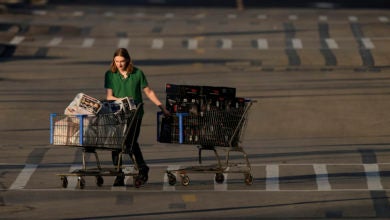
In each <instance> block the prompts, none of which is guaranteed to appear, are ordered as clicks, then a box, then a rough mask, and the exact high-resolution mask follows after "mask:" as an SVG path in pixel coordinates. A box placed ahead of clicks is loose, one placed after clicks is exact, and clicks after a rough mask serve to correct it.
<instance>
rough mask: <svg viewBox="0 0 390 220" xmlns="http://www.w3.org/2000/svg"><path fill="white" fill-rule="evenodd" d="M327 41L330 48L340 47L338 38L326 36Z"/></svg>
mask: <svg viewBox="0 0 390 220" xmlns="http://www.w3.org/2000/svg"><path fill="white" fill-rule="evenodd" d="M325 42H326V44H327V46H328V48H329V49H339V45H338V44H337V42H336V40H335V39H333V38H326V39H325Z"/></svg>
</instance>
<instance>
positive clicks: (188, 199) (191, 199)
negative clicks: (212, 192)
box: [181, 194, 196, 202]
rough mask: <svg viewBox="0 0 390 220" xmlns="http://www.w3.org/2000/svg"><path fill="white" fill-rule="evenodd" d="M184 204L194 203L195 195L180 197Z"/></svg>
mask: <svg viewBox="0 0 390 220" xmlns="http://www.w3.org/2000/svg"><path fill="white" fill-rule="evenodd" d="M181 198H182V199H183V201H184V202H196V195H195V194H184V195H182V196H181Z"/></svg>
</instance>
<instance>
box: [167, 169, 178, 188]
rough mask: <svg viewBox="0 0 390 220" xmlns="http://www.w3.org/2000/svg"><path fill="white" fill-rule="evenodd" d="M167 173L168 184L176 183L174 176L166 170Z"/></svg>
mask: <svg viewBox="0 0 390 220" xmlns="http://www.w3.org/2000/svg"><path fill="white" fill-rule="evenodd" d="M167 175H168V183H169V185H171V186H173V185H175V184H176V176H175V175H173V174H172V173H171V172H168V173H167Z"/></svg>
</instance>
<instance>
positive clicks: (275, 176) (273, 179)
mask: <svg viewBox="0 0 390 220" xmlns="http://www.w3.org/2000/svg"><path fill="white" fill-rule="evenodd" d="M265 172H266V177H267V178H266V181H265V189H266V190H267V191H279V165H267V166H266V167H265Z"/></svg>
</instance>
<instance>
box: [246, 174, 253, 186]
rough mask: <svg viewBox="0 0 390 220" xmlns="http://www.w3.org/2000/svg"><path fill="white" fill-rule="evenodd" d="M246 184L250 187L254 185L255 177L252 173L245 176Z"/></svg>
mask: <svg viewBox="0 0 390 220" xmlns="http://www.w3.org/2000/svg"><path fill="white" fill-rule="evenodd" d="M245 184H246V185H248V186H250V185H252V184H253V176H252V175H251V174H250V173H246V174H245Z"/></svg>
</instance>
